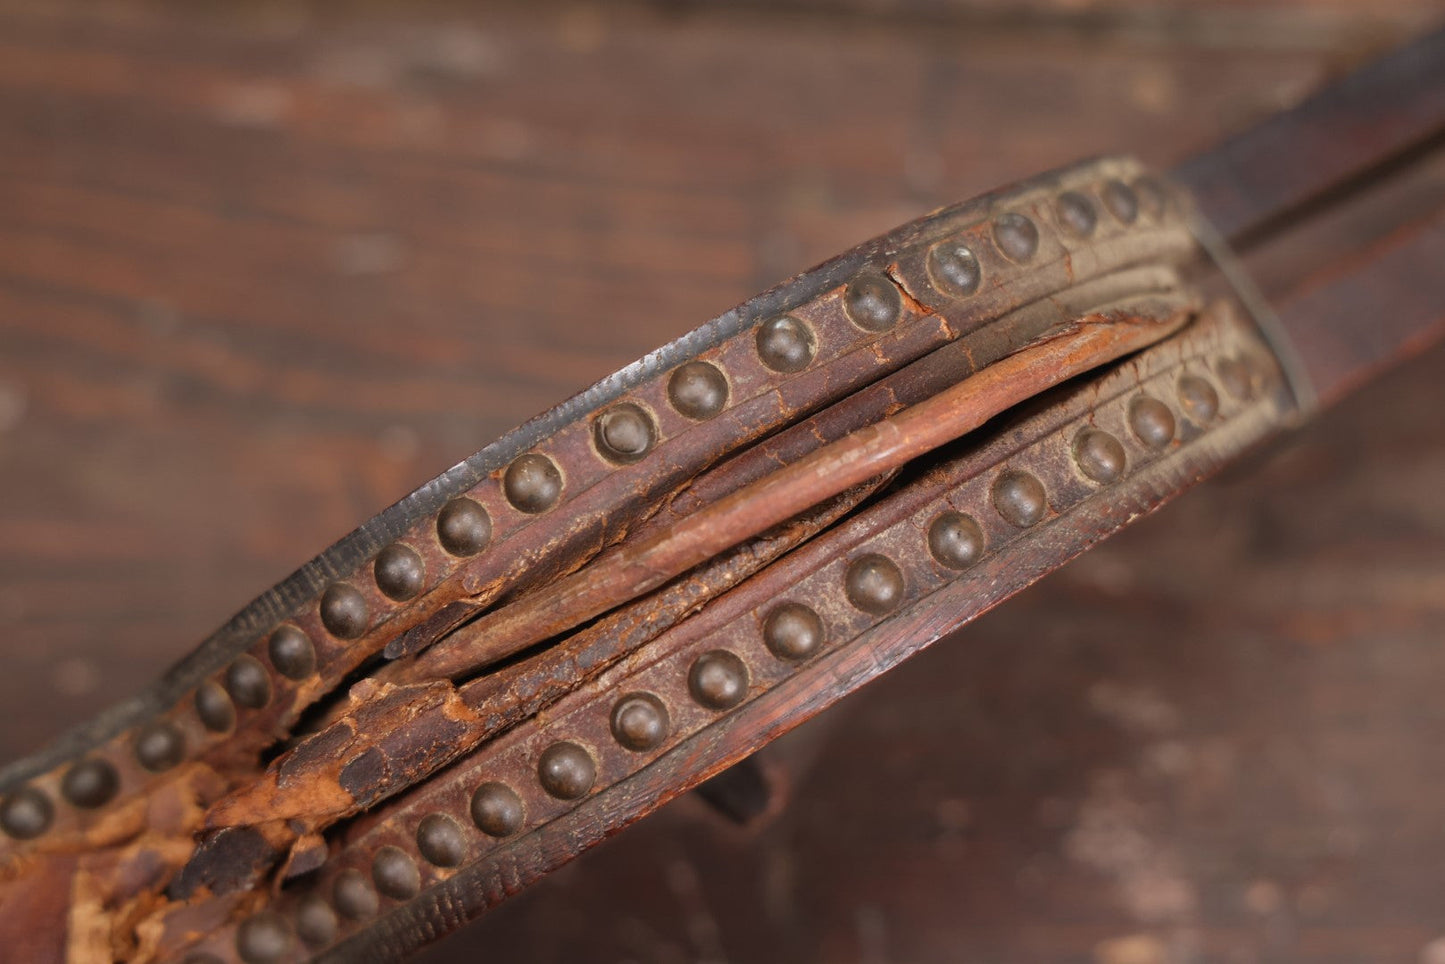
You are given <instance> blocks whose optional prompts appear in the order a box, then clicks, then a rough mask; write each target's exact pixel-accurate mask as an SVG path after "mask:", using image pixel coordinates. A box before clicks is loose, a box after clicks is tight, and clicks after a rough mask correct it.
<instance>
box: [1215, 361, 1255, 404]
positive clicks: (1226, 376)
mask: <svg viewBox="0 0 1445 964" xmlns="http://www.w3.org/2000/svg"><path fill="white" fill-rule="evenodd" d="M1214 371H1215V372H1216V373H1217V374H1218V375H1219V382H1220V384H1221V385H1223V386H1224V390H1225V391H1226V392H1228V393H1229V394H1230V395H1233V396H1234V397H1235V398H1237V399H1240V400H1241V401H1243V400H1246V399H1248V398H1250V397H1251V396H1252V395H1254V379H1253V378H1251V377H1250V373H1249V366H1247V365H1245V364H1244V362H1242V361H1240V360H1239V359H1238V358H1221V359H1220V360H1219V361H1218V362H1216V363H1215V365H1214Z"/></svg>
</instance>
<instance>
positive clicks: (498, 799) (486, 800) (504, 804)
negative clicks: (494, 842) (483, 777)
mask: <svg viewBox="0 0 1445 964" xmlns="http://www.w3.org/2000/svg"><path fill="white" fill-rule="evenodd" d="M471 814H472V823H474V824H476V825H477V829H478V830H480V831H481V832H482V833H484V834H487V835H488V836H491V837H510V836H511V835H512V834H514V833H516V832H517V831H518V830H520V829H521V828H522V821H523V820H524V819H526V816H527V813H526V810H525V808H524V807H523V806H522V798H521V797H519V796H517V791H515V790H513V789H512V788H511V787H509V786H507V785H506V784H505V783H484V784H482V785H481V786H479V787H477V790H476V792H475V793H473V794H472V803H471Z"/></svg>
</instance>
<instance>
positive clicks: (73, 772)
mask: <svg viewBox="0 0 1445 964" xmlns="http://www.w3.org/2000/svg"><path fill="white" fill-rule="evenodd" d="M119 789H120V775H119V774H117V773H116V772H115V767H113V766H111V764H110V761H108V760H102V759H100V758H99V757H91V758H90V759H88V760H81V761H80V762H79V763H77V764H75V766H73V767H71V768H70V769H69V770H67V771H66V772H65V776H64V777H63V778H62V779H61V781H60V795H61V796H63V797H64V798H65V799H66V800H68V801H70V803H71V804H73V805H74V806H77V807H81V808H83V809H86V810H93V809H95V808H96V807H102V806H105V805H106V804H107V803H109V802H110V801H111V800H112V799H113V798H114V797H115V793H116V791H117V790H119Z"/></svg>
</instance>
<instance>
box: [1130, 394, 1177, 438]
mask: <svg viewBox="0 0 1445 964" xmlns="http://www.w3.org/2000/svg"><path fill="white" fill-rule="evenodd" d="M1129 428H1130V429H1132V430H1133V432H1134V435H1135V436H1136V437H1137V438H1138V439H1139V441H1141V442H1143V443H1144V444H1145V445H1147V446H1149V447H1150V448H1151V449H1162V448H1163V447H1164V446H1166V445H1168V444H1169V443H1170V442H1172V441H1173V440H1174V428H1175V425H1174V413H1173V412H1171V411H1169V406H1168V405H1165V404H1164V403H1163V402H1161V401H1159V399H1157V398H1150V397H1149V396H1148V395H1140V396H1139V397H1138V398H1136V399H1134V400H1133V401H1132V402H1130V403H1129Z"/></svg>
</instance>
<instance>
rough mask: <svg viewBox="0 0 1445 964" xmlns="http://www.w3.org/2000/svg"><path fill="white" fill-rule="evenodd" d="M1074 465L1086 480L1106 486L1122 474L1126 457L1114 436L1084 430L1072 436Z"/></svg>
mask: <svg viewBox="0 0 1445 964" xmlns="http://www.w3.org/2000/svg"><path fill="white" fill-rule="evenodd" d="M1074 464H1075V465H1077V466H1078V467H1079V471H1080V472H1082V473H1084V475H1085V476H1087V477H1088V478H1090V479H1093V480H1094V481H1095V482H1098V483H1099V484H1101V485H1107V484H1108V483H1110V482H1115V481H1117V480H1118V479H1119V477H1120V476H1122V475H1123V474H1124V469H1125V467H1126V466H1127V465H1128V457H1127V456H1126V455H1125V453H1124V446H1123V445H1122V444H1121V443H1120V442H1119V440H1118V439H1116V438H1115V437H1114V436H1112V435H1110V434H1109V433H1108V432H1105V431H1101V430H1100V429H1096V428H1086V429H1081V430H1080V431H1079V434H1078V435H1075V436H1074Z"/></svg>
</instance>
